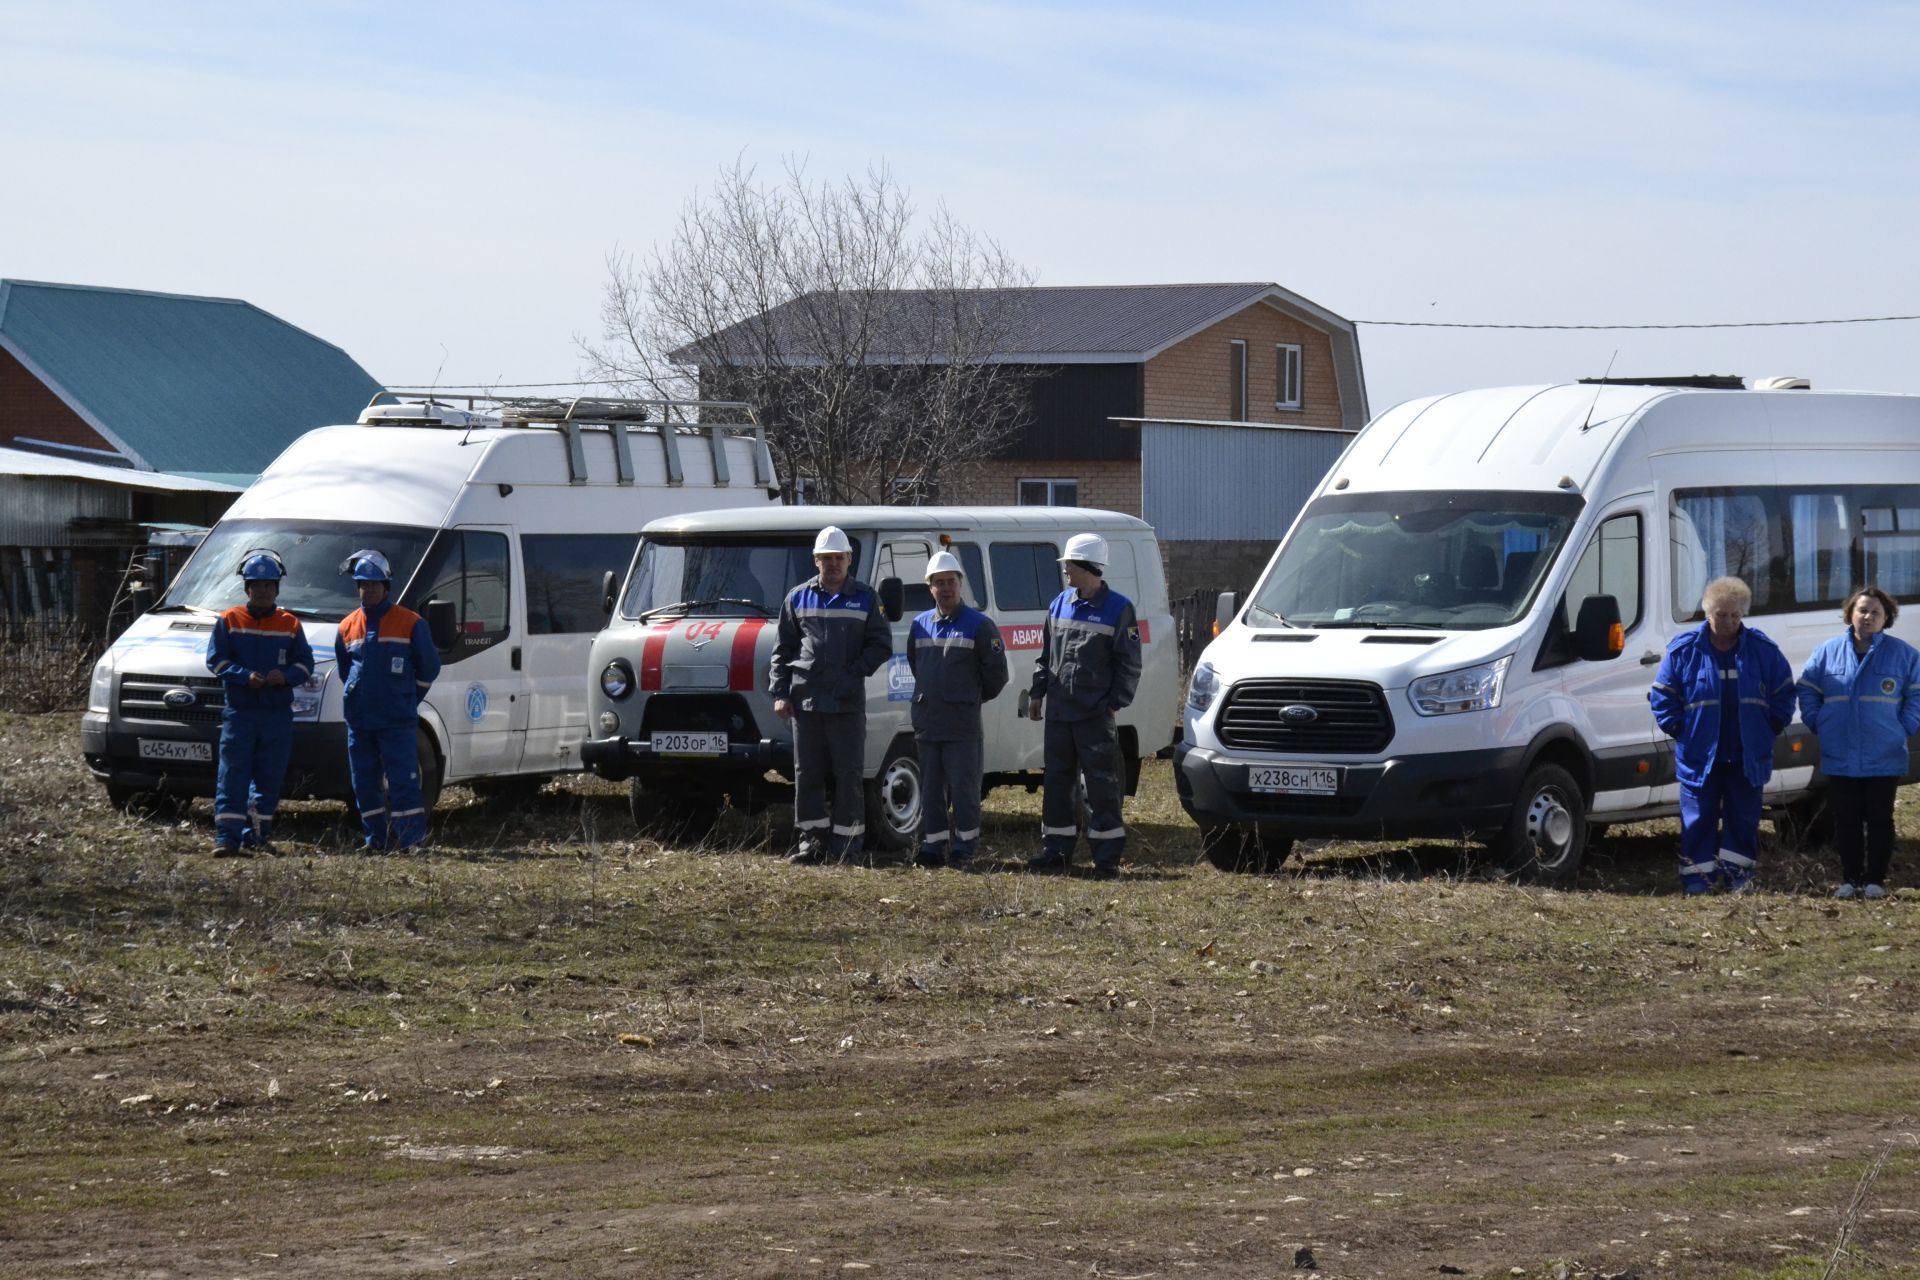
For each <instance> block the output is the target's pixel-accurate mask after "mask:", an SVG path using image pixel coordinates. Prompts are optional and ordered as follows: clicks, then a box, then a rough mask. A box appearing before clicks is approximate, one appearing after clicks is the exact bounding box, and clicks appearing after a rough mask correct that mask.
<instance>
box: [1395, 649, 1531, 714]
mask: <svg viewBox="0 0 1920 1280" xmlns="http://www.w3.org/2000/svg"><path fill="white" fill-rule="evenodd" d="M1512 661H1513V655H1512V654H1508V655H1507V656H1506V657H1504V658H1497V659H1495V660H1494V661H1492V662H1483V663H1481V664H1480V665H1479V666H1477V667H1467V668H1464V669H1463V670H1460V671H1448V672H1446V673H1444V674H1442V675H1437V676H1422V677H1420V678H1419V679H1418V680H1415V681H1414V682H1413V683H1412V684H1410V685H1408V686H1407V697H1409V698H1411V699H1412V700H1413V709H1414V710H1415V711H1418V712H1419V713H1420V714H1421V715H1423V716H1450V715H1453V714H1454V713H1456V712H1460V711H1491V710H1492V709H1493V708H1495V707H1497V706H1499V705H1500V690H1501V689H1502V688H1503V687H1505V685H1506V683H1507V664H1508V663H1510V662H1512Z"/></svg>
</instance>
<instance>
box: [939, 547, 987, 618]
mask: <svg viewBox="0 0 1920 1280" xmlns="http://www.w3.org/2000/svg"><path fill="white" fill-rule="evenodd" d="M947 550H949V551H951V552H953V554H955V555H957V556H959V557H960V571H961V573H962V574H963V575H965V577H964V580H963V581H962V582H961V583H960V598H961V599H962V600H965V601H966V602H967V603H968V604H970V605H972V606H973V607H974V608H976V609H984V608H986V607H987V561H986V558H985V557H984V556H982V555H981V554H980V544H979V543H977V542H955V543H952V544H950V545H949V546H948V547H947Z"/></svg>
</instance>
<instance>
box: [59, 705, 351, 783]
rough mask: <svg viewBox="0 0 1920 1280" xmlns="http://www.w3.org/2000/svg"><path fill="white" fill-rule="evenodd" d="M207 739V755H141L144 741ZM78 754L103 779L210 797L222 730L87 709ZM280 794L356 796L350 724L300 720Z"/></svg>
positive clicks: (203, 740) (81, 728)
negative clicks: (115, 717) (116, 718)
mask: <svg viewBox="0 0 1920 1280" xmlns="http://www.w3.org/2000/svg"><path fill="white" fill-rule="evenodd" d="M143 738H144V739H146V740H148V741H155V740H161V741H169V742H203V743H206V744H207V746H208V755H209V759H207V760H204V761H197V760H166V761H160V760H148V759H144V758H143V757H142V756H141V755H140V742H141V739H143ZM80 754H81V755H82V756H83V757H84V758H85V759H86V762H87V768H88V769H89V770H91V771H92V773H93V776H94V777H96V778H99V779H100V780H101V781H102V782H108V783H112V784H113V785H115V786H120V787H127V788H130V789H132V790H135V791H161V792H166V793H167V794H169V795H182V796H211V795H212V794H213V790H214V782H215V780H216V779H217V777H218V775H219V759H220V730H219V727H218V726H217V725H216V726H207V727H199V726H194V727H184V726H181V725H171V724H141V723H140V722H138V721H131V722H122V723H121V724H120V725H118V726H116V725H114V724H112V723H111V721H110V719H109V717H108V716H107V715H106V714H104V713H102V712H98V711H89V712H87V713H86V714H85V715H84V716H83V717H81V720H80ZM280 794H281V795H282V796H284V797H286V798H288V799H308V800H346V799H351V798H352V796H353V781H352V777H351V774H350V773H349V771H348V766H347V726H346V725H344V724H342V723H339V722H334V723H324V722H323V723H318V724H314V723H305V722H296V723H295V724H294V726H293V754H292V756H291V757H290V758H289V759H288V761H287V779H286V782H285V784H284V785H283V786H282V787H281V789H280Z"/></svg>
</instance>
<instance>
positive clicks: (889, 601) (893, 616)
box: [880, 578, 907, 622]
mask: <svg viewBox="0 0 1920 1280" xmlns="http://www.w3.org/2000/svg"><path fill="white" fill-rule="evenodd" d="M906 607H907V589H906V587H904V586H903V585H901V582H900V579H898V578H882V579H881V580H880V612H882V613H884V614H886V615H887V621H888V622H898V621H900V615H901V614H902V613H904V612H906Z"/></svg>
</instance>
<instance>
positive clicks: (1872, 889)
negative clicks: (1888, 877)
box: [1860, 884, 1887, 899]
mask: <svg viewBox="0 0 1920 1280" xmlns="http://www.w3.org/2000/svg"><path fill="white" fill-rule="evenodd" d="M1860 896H1861V897H1863V898H1869V899H1877V898H1884V897H1886V896H1887V891H1886V890H1885V889H1883V888H1881V887H1880V886H1879V885H1877V884H1870V885H1868V886H1867V887H1866V888H1864V889H1862V890H1861V891H1860Z"/></svg>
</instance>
